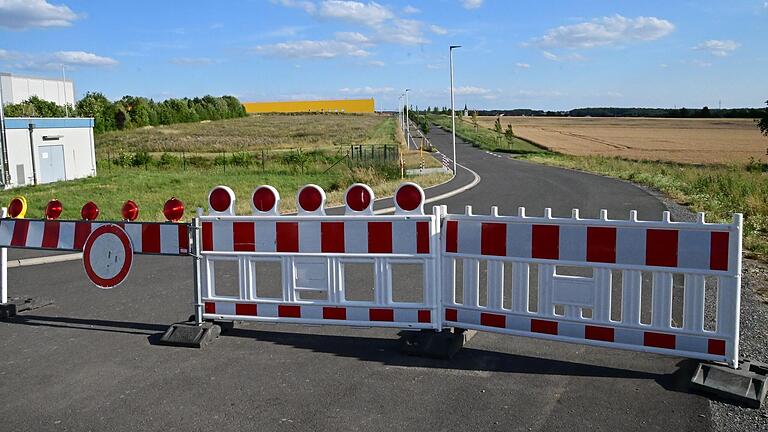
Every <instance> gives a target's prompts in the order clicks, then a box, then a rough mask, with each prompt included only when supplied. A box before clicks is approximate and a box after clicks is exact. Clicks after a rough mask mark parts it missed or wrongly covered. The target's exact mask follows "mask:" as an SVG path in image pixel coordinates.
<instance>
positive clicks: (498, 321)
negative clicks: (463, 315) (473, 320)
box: [480, 312, 507, 328]
mask: <svg viewBox="0 0 768 432" xmlns="http://www.w3.org/2000/svg"><path fill="white" fill-rule="evenodd" d="M480 325H484V326H488V327H498V328H505V327H506V326H507V317H506V316H504V315H499V314H492V313H483V312H481V313H480Z"/></svg>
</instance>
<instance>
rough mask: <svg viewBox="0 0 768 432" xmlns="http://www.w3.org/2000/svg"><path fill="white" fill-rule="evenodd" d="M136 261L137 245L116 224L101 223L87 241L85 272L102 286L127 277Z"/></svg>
mask: <svg viewBox="0 0 768 432" xmlns="http://www.w3.org/2000/svg"><path fill="white" fill-rule="evenodd" d="M132 263H133V246H132V245H131V239H130V237H128V234H126V232H125V231H124V230H123V229H122V228H120V227H119V226H118V225H115V224H105V225H101V226H99V227H98V228H96V229H95V230H93V232H92V233H91V235H90V236H88V239H87V240H86V241H85V246H84V248H83V266H84V267H85V273H86V274H87V275H88V277H89V278H90V279H91V281H92V282H93V283H94V284H96V286H98V287H99V288H103V289H109V288H114V287H116V286H118V285H120V283H121V282H122V281H123V280H125V278H126V276H128V272H130V270H131V264H132Z"/></svg>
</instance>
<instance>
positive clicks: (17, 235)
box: [11, 219, 29, 247]
mask: <svg viewBox="0 0 768 432" xmlns="http://www.w3.org/2000/svg"><path fill="white" fill-rule="evenodd" d="M28 232H29V221H28V220H26V219H16V222H15V223H14V224H13V237H11V246H22V247H23V246H26V245H27V233H28Z"/></svg>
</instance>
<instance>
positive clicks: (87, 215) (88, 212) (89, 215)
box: [80, 201, 99, 221]
mask: <svg viewBox="0 0 768 432" xmlns="http://www.w3.org/2000/svg"><path fill="white" fill-rule="evenodd" d="M80 217H82V218H83V220H87V221H92V220H96V218H97V217H99V207H98V206H97V205H96V204H95V203H94V202H93V201H88V202H87V203H85V205H84V206H83V208H82V210H80Z"/></svg>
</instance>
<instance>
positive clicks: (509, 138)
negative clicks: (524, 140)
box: [504, 124, 515, 142]
mask: <svg viewBox="0 0 768 432" xmlns="http://www.w3.org/2000/svg"><path fill="white" fill-rule="evenodd" d="M504 136H505V137H506V138H507V141H509V142H512V141H513V140H514V139H515V131H513V130H512V125H511V124H508V125H507V130H505V131H504Z"/></svg>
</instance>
